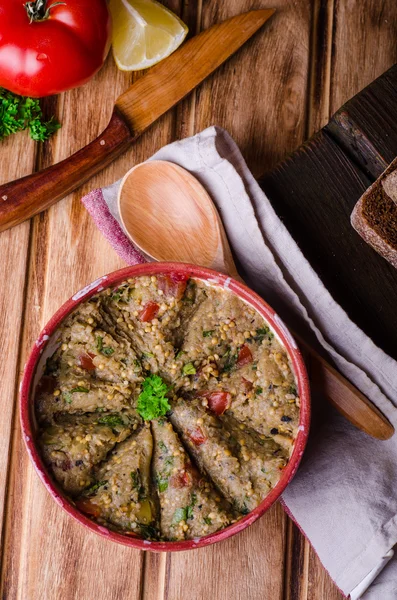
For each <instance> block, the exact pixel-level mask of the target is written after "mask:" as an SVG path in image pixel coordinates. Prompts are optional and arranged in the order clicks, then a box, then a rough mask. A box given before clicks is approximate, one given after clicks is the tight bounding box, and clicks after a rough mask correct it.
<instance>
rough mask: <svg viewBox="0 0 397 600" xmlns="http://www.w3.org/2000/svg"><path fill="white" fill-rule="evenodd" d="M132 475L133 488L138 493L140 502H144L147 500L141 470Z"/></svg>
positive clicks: (132, 472) (133, 472)
mask: <svg viewBox="0 0 397 600" xmlns="http://www.w3.org/2000/svg"><path fill="white" fill-rule="evenodd" d="M130 475H131V479H132V487H133V489H135V490H136V491H137V492H138V500H143V499H144V498H146V492H145V488H144V487H143V484H142V479H141V473H140V471H139V469H137V470H136V471H131V473H130Z"/></svg>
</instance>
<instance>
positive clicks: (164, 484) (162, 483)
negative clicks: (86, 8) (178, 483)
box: [157, 477, 168, 492]
mask: <svg viewBox="0 0 397 600" xmlns="http://www.w3.org/2000/svg"><path fill="white" fill-rule="evenodd" d="M157 487H158V490H159V492H165V491H166V489H168V479H162V478H161V477H157Z"/></svg>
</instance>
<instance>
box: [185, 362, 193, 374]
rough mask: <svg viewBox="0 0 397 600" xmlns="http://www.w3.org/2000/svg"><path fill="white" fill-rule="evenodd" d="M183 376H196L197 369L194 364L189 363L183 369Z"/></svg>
mask: <svg viewBox="0 0 397 600" xmlns="http://www.w3.org/2000/svg"><path fill="white" fill-rule="evenodd" d="M182 370H183V374H184V375H195V374H196V369H195V368H194V366H193V363H191V362H190V363H187V364H186V365H185V366H184V367H183V369H182Z"/></svg>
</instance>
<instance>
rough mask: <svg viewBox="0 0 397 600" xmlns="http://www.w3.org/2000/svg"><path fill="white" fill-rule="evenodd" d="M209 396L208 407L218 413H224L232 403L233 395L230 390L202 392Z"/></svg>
mask: <svg viewBox="0 0 397 600" xmlns="http://www.w3.org/2000/svg"><path fill="white" fill-rule="evenodd" d="M200 395H201V396H204V398H207V400H208V408H209V409H210V410H212V412H213V413H215V414H216V415H218V416H219V415H222V414H223V413H224V412H225V410H227V409H228V408H229V406H230V404H231V401H232V397H231V395H230V394H229V392H204V393H202V394H200Z"/></svg>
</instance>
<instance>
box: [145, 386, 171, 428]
mask: <svg viewBox="0 0 397 600" xmlns="http://www.w3.org/2000/svg"><path fill="white" fill-rule="evenodd" d="M142 388H143V389H142V392H141V393H140V394H139V396H138V405H137V410H138V413H139V414H140V416H141V417H142V419H144V420H145V421H151V420H152V419H158V417H162V416H163V415H165V414H166V413H167V412H168V411H169V410H170V408H171V406H170V405H169V402H168V400H167V398H166V394H167V392H168V388H167V386H166V384H165V383H164V381H163V380H162V379H161V377H159V375H150V376H149V377H146V379H145V381H144V382H143V385H142Z"/></svg>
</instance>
